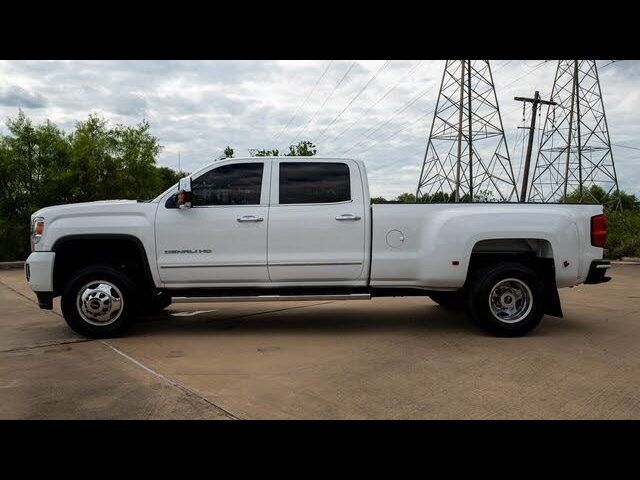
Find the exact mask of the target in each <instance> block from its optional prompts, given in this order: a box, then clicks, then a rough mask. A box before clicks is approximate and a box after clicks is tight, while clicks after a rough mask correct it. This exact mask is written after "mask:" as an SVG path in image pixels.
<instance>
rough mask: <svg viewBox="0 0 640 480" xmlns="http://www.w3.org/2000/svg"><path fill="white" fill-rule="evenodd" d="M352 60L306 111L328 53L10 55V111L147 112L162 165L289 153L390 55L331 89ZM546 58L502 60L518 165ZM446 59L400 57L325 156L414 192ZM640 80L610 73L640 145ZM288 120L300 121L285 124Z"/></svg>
mask: <svg viewBox="0 0 640 480" xmlns="http://www.w3.org/2000/svg"><path fill="white" fill-rule="evenodd" d="M352 63H353V60H340V61H334V62H333V63H332V64H331V67H330V68H329V69H328V70H327V73H326V75H325V76H324V78H323V79H322V81H321V82H319V83H318V85H317V87H316V88H315V89H314V90H313V93H312V94H311V95H310V96H309V98H308V101H307V102H306V103H305V104H304V105H303V106H302V107H301V108H299V107H300V106H301V104H302V102H303V100H304V99H305V98H306V97H307V96H308V95H309V93H310V92H311V91H312V89H313V87H314V84H315V83H316V82H317V81H318V78H319V77H320V75H321V74H322V72H323V71H324V70H325V68H326V67H327V65H328V64H329V61H328V60H317V61H315V60H313V61H291V60H288V61H173V60H172V61H3V62H0V116H2V117H3V118H6V117H13V116H15V115H16V113H17V109H18V108H23V110H24V111H25V113H27V115H29V116H30V117H31V118H33V119H34V120H36V121H41V120H44V119H46V118H49V119H51V120H52V121H54V122H56V123H58V124H59V125H60V126H61V127H63V128H67V129H69V128H72V127H73V125H74V123H75V122H76V121H79V120H83V119H85V118H86V117H87V115H88V114H89V113H94V112H97V113H99V114H102V115H103V116H104V117H105V118H107V119H108V120H111V121H113V122H118V123H124V124H135V123H138V122H139V121H140V120H142V118H146V119H148V120H149V121H150V123H151V127H152V132H153V133H154V134H155V135H156V136H157V137H159V139H160V142H161V143H162V145H163V146H164V149H163V151H162V153H161V155H160V158H159V163H160V164H162V165H167V166H171V167H176V166H177V159H178V153H180V155H181V162H182V166H183V168H186V169H189V170H195V169H196V168H198V167H200V166H202V165H203V164H205V163H207V162H209V161H211V160H212V159H214V158H216V157H217V156H219V155H220V154H221V153H222V151H223V149H224V148H225V147H226V146H227V145H231V146H232V147H233V148H234V149H235V151H236V155H246V154H247V152H248V149H250V148H272V147H275V148H279V149H280V150H281V151H286V150H287V147H288V145H289V144H290V143H291V142H294V141H295V140H300V139H301V138H304V139H310V140H316V139H318V137H320V135H321V133H322V132H323V131H324V130H325V128H326V127H327V125H329V124H330V123H331V122H332V121H334V119H335V118H336V116H337V115H338V114H339V113H340V112H341V111H342V110H343V109H344V107H345V106H346V105H347V104H348V103H349V102H350V101H351V100H352V99H353V98H354V97H355V96H356V95H357V94H358V93H359V92H360V90H361V89H362V88H363V87H364V85H365V84H366V83H367V81H369V80H370V79H371V77H372V76H373V75H374V73H375V72H376V71H378V69H379V68H380V67H381V66H382V65H383V64H384V60H366V61H357V62H356V63H355V64H354V65H353V68H352V69H351V71H350V73H349V75H348V76H347V77H346V78H345V79H344V80H343V82H342V84H341V85H340V87H339V88H337V89H335V91H333V90H334V88H335V86H336V84H337V83H338V82H339V81H340V79H341V78H342V77H343V75H344V74H345V72H346V71H347V70H348V69H349V67H350V66H351V65H352ZM540 63H541V61H537V60H528V61H519V60H518V61H509V62H507V61H501V60H495V61H492V68H493V73H494V80H495V84H496V87H497V92H498V99H499V102H500V107H501V111H502V115H503V123H504V126H505V129H506V131H507V134H508V140H509V146H510V149H511V156H512V159H513V162H514V170H515V171H516V172H517V171H518V168H519V163H520V154H521V148H520V146H521V143H518V142H519V140H518V136H519V135H521V131H519V130H517V126H518V125H520V124H521V115H522V114H521V112H522V110H521V109H522V106H521V104H520V103H519V102H515V101H514V100H513V97H514V96H520V95H525V96H529V95H532V94H533V92H534V91H535V90H540V93H541V95H542V96H543V97H548V96H549V94H550V89H551V86H552V83H553V76H554V73H555V61H549V62H547V63H545V64H543V65H541V66H539V65H540ZM606 63H607V62H606V61H605V62H601V65H602V64H606ZM443 65H444V62H443V61H422V62H421V63H419V64H418V61H410V60H407V61H395V60H394V61H391V62H390V63H389V64H388V65H387V66H386V67H385V68H383V69H382V70H380V71H379V73H378V75H377V77H376V78H375V80H373V81H372V82H371V83H370V84H369V86H368V87H367V88H366V90H364V91H363V92H362V93H361V94H360V96H359V97H358V98H357V100H356V101H354V102H353V104H352V105H351V106H350V107H349V108H348V109H347V110H346V111H345V112H344V113H343V114H342V115H341V116H340V117H339V118H338V119H337V120H335V122H334V123H333V124H332V125H331V127H330V128H328V129H326V131H325V132H324V134H323V135H322V137H321V138H320V139H319V141H318V151H319V153H320V154H327V155H338V156H342V155H345V154H346V155H347V156H352V157H357V158H362V159H364V160H365V161H366V163H367V167H368V170H369V173H370V179H371V191H372V194H374V195H384V196H386V197H389V198H392V197H395V196H396V195H398V194H399V193H401V192H404V191H410V192H412V191H414V190H415V188H416V183H417V180H418V178H417V177H418V174H419V168H420V164H421V161H422V157H423V155H424V148H425V146H426V141H427V136H428V133H429V127H430V125H431V120H432V110H433V108H434V106H435V101H436V96H437V92H438V87H439V83H440V79H441V76H442V68H443ZM519 77H521V78H520V79H519V80H518V81H515V80H516V79H518V78H519ZM639 77H640V63H639V62H637V61H624V62H617V63H615V64H612V65H609V66H607V67H606V68H603V69H602V70H601V81H602V89H603V95H604V101H605V107H606V110H607V116H608V123H609V128H610V133H611V140H612V142H613V143H619V144H629V145H633V146H639V147H640V142H638V143H636V142H637V140H636V132H637V131H638V127H640V116H639V115H638V113H637V112H638V111H639V107H640V89H639V88H638V85H639V84H640V82H639V80H640V78H639ZM390 90H391V91H390ZM332 91H333V94H331V93H332ZM389 91H390V93H388V94H387V92H389ZM330 94H331V97H330V99H329V100H328V101H326V104H325V106H324V108H321V109H320V106H321V105H322V104H323V103H324V102H325V100H326V99H327V98H328V97H329V95H330ZM385 94H387V95H386V96H384V95H385ZM383 96H384V98H383ZM412 100H414V103H413V104H411V105H409V106H408V103H409V102H410V101H412ZM405 107H406V108H405ZM297 109H299V110H298V112H297V114H296V115H295V117H293V114H294V113H295V112H296V110H297ZM287 122H290V125H289V126H288V128H286V129H284V127H285V125H286V124H287ZM0 128H1V129H2V131H6V129H5V127H4V126H2V127H0ZM283 129H284V131H283ZM281 132H282V134H281V135H279V134H280V133H281ZM354 146H355V147H354ZM350 149H351V150H350ZM346 152H348V153H346ZM637 153H638V152H637V151H634V150H629V149H622V148H615V149H614V157H615V161H616V167H617V171H618V176H619V179H620V184H621V187H622V188H624V189H626V190H629V191H634V192H640V169H639V168H638V167H637V165H638V155H637Z"/></svg>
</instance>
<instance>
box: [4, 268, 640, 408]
mask: <svg viewBox="0 0 640 480" xmlns="http://www.w3.org/2000/svg"><path fill="white" fill-rule="evenodd" d="M612 276H613V280H612V281H611V282H610V283H607V284H603V285H581V286H579V287H576V288H574V289H563V290H561V291H560V292H561V298H562V302H563V308H564V311H565V318H564V319H555V318H552V317H545V319H544V320H543V323H542V325H541V326H540V327H539V328H538V329H537V330H536V331H534V332H533V333H532V334H530V335H529V336H527V337H523V338H515V339H504V338H495V337H491V336H488V335H486V334H485V333H484V332H482V331H481V330H478V329H477V328H476V327H475V326H473V325H472V324H470V323H469V322H468V321H467V320H466V318H465V317H464V315H462V314H458V313H452V312H449V311H447V310H444V309H443V308H441V307H439V306H437V305H435V304H434V303H433V302H431V301H430V300H429V299H427V298H419V297H408V298H389V299H386V298H385V299H374V300H372V301H353V302H310V303H307V302H278V303H229V304H181V305H173V306H171V307H169V309H167V311H166V312H164V313H162V314H161V315H157V316H154V317H148V318H144V319H141V320H140V321H139V322H138V323H137V324H136V325H135V326H134V328H133V329H132V331H131V332H130V334H129V336H127V337H125V338H119V339H111V340H107V341H99V340H87V339H84V338H82V337H79V336H77V335H76V334H74V333H73V332H72V331H71V330H70V329H68V328H67V326H66V324H65V323H64V320H63V319H62V318H61V316H60V311H59V303H58V301H57V300H56V304H55V307H54V311H53V312H48V311H44V310H40V309H39V308H38V307H37V305H36V304H35V297H34V295H33V293H32V292H31V291H30V290H29V288H28V286H27V285H26V282H25V281H24V278H23V273H22V271H21V270H4V271H0V305H1V308H0V399H1V400H2V401H0V418H212V419H229V418H240V419H251V418H533V419H535V418H569V419H570V418H640V393H639V390H640V389H638V385H640V267H639V266H632V265H615V266H614V268H613V269H612Z"/></svg>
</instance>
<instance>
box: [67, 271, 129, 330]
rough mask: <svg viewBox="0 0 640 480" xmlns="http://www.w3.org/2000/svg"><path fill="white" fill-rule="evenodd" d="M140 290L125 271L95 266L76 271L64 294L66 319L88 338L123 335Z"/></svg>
mask: <svg viewBox="0 0 640 480" xmlns="http://www.w3.org/2000/svg"><path fill="white" fill-rule="evenodd" d="M136 297H137V289H136V287H135V284H134V283H133V282H132V281H131V280H130V278H129V277H128V276H127V275H126V274H124V273H123V272H122V271H120V270H117V269H115V268H113V267H111V266H108V265H93V266H90V267H87V268H84V269H82V270H80V271H79V272H77V273H76V274H75V275H74V276H73V277H72V278H71V280H70V281H69V282H68V283H67V285H66V287H65V289H64V292H63V293H62V298H61V306H62V314H63V316H64V319H65V321H66V322H67V324H68V325H69V327H71V328H72V329H73V330H74V331H75V332H76V333H79V334H80V335H83V336H85V337H89V338H109V337H116V336H119V335H121V334H122V333H123V332H124V331H125V330H126V328H127V327H128V326H129V325H130V324H131V322H132V320H133V318H134V317H135V314H136V313H137V301H136Z"/></svg>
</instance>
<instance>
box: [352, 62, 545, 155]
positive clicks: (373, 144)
mask: <svg viewBox="0 0 640 480" xmlns="http://www.w3.org/2000/svg"><path fill="white" fill-rule="evenodd" d="M509 63H511V60H508V61H506V62H503V63H501V64H500V65H498V66H497V67H496V68H495V69H494V70H493V72H494V73H495V72H497V71H498V70H499V69H501V68H503V67H505V66H506V65H508V64H509ZM540 66H541V65H538V66H536V67H535V68H534V69H533V70H530V71H529V72H527V73H525V74H524V75H522V76H521V77H519V78H517V79H516V80H515V81H518V80H520V79H521V78H523V77H525V76H527V75H529V74H531V73H532V72H533V71H535V70H536V69H538V68H539V67H540ZM515 81H514V82H511V84H513V83H515ZM509 85H510V84H509ZM434 86H435V84H434V85H432V86H431V87H430V88H429V89H427V91H425V92H423V93H422V94H420V95H418V97H416V98H414V99H413V100H411V101H410V102H409V103H408V104H405V106H404V107H403V108H402V109H401V111H396V113H394V115H393V116H392V117H391V118H389V119H388V120H387V121H386V122H385V123H384V124H383V125H381V126H379V127H378V128H376V129H375V130H374V131H373V132H371V134H369V135H366V134H367V133H368V132H369V131H370V130H371V129H369V130H367V132H365V135H366V136H367V138H365V139H363V140H362V141H360V142H359V143H358V144H356V145H353V146H352V147H351V148H349V149H348V150H347V151H345V152H344V153H345V154H347V153H349V152H350V151H351V150H353V149H354V148H356V147H359V146H360V145H362V144H364V143H365V142H366V141H367V140H371V137H372V135H373V134H374V133H375V132H376V131H378V130H380V129H381V128H382V127H384V126H385V125H386V124H388V123H389V122H390V121H391V120H393V118H395V117H396V116H397V115H398V114H399V113H402V112H403V111H404V110H406V109H407V108H409V107H410V106H411V105H413V104H414V103H415V102H416V101H417V100H419V99H420V98H422V97H423V96H424V95H426V94H427V93H429V91H431V90H433V87H434ZM433 112H434V109H431V110H429V111H427V112H426V113H424V114H422V115H420V116H419V117H418V118H416V119H415V120H410V121H409V122H406V123H404V124H402V126H401V128H400V129H398V130H396V131H394V132H393V133H392V134H391V135H389V136H386V137H384V138H382V139H378V140H373V142H374V143H372V144H371V145H369V146H368V147H367V148H365V149H364V150H362V151H361V152H360V154H363V153H365V152H367V151H369V150H370V149H371V148H372V147H374V146H375V145H377V144H378V143H380V142H381V141H384V140H389V139H391V138H393V137H395V136H396V135H398V134H399V133H401V132H403V131H404V130H406V129H407V128H408V127H409V126H411V125H412V124H414V123H416V122H418V121H420V120H422V119H423V118H424V117H427V116H428V115H431V114H432V113H433Z"/></svg>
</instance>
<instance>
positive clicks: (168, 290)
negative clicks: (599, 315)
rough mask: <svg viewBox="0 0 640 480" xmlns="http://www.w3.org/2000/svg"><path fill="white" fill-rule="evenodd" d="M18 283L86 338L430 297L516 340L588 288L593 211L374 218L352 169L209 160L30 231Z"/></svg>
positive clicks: (444, 212) (427, 211)
mask: <svg viewBox="0 0 640 480" xmlns="http://www.w3.org/2000/svg"><path fill="white" fill-rule="evenodd" d="M31 232H32V233H31V242H32V253H31V255H30V256H29V258H28V259H27V261H26V264H25V269H26V276H27V279H28V281H29V283H30V285H31V288H32V289H33V290H34V292H35V293H36V295H37V298H38V301H39V304H40V306H41V307H42V308H45V309H51V308H52V302H53V298H54V297H56V296H61V307H62V312H63V314H64V318H65V320H66V321H67V323H68V324H69V326H70V327H71V328H72V329H73V330H75V331H76V332H78V333H80V334H82V335H85V336H88V337H109V336H115V335H119V334H121V333H122V332H124V331H125V329H126V327H127V326H128V325H129V324H130V323H131V322H132V321H133V320H134V318H135V317H136V316H137V315H139V314H141V313H145V312H152V311H157V310H159V309H162V308H165V307H167V306H168V305H169V304H171V303H172V302H189V303H192V302H214V301H224V302H226V301H270V300H271V301H272V300H297V301H300V300H317V299H332V300H352V299H353V300H355V299H370V298H372V297H379V296H409V295H411V296H414V295H424V296H429V297H431V299H433V300H434V301H435V302H437V303H438V304H440V305H442V306H443V307H445V308H450V309H463V308H464V309H466V310H467V312H468V314H469V315H470V317H471V318H472V319H473V320H475V321H476V322H478V323H479V324H480V325H481V326H482V327H484V328H485V329H487V330H489V331H490V332H493V333H495V334H497V335H502V336H516V335H522V334H524V333H526V332H529V331H530V330H532V329H533V328H534V327H536V326H537V325H538V324H539V323H540V321H541V319H542V317H543V316H544V314H548V315H552V316H562V310H561V306H560V299H559V296H558V291H557V289H558V288H563V287H572V286H574V285H578V284H580V283H599V282H603V281H607V280H609V277H606V276H605V272H606V269H607V268H608V267H609V262H606V261H604V260H603V247H604V245H605V240H606V217H605V216H604V214H603V209H602V206H599V205H570V204H521V203H440V204H424V203H416V204H403V203H386V204H374V205H371V203H370V198H369V187H368V183H367V176H366V169H365V164H364V162H362V161H360V160H353V159H336V158H316V157H251V158H230V159H225V160H221V161H217V162H214V163H212V164H211V165H208V166H206V167H204V168H202V169H201V170H199V171H197V172H194V173H193V174H191V175H190V176H189V177H186V178H184V179H181V181H180V182H179V184H178V185H175V186H174V187H172V188H170V189H168V190H167V191H165V192H164V193H162V194H161V195H159V196H158V197H157V198H155V199H153V200H151V201H135V200H116V201H99V202H90V203H78V204H69V205H59V206H53V207H47V208H43V209H41V210H39V211H37V212H35V213H34V214H33V216H32V219H31Z"/></svg>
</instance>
